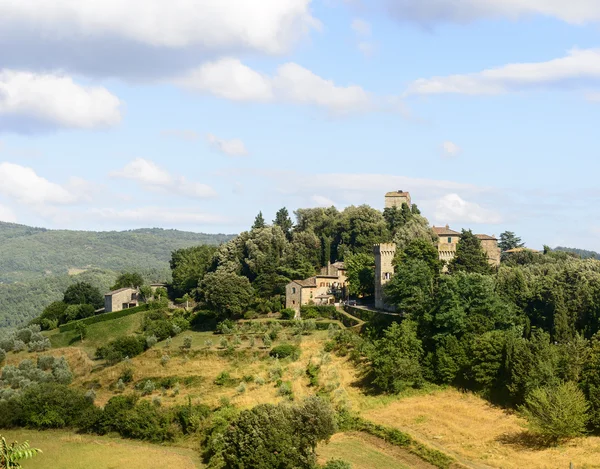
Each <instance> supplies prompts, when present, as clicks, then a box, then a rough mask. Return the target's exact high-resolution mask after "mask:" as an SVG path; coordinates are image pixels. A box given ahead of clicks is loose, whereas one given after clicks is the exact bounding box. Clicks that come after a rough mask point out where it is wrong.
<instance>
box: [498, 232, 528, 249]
mask: <svg viewBox="0 0 600 469" xmlns="http://www.w3.org/2000/svg"><path fill="white" fill-rule="evenodd" d="M524 246H525V243H522V242H521V238H519V237H518V236H517V235H516V234H514V233H513V232H512V231H505V232H504V233H502V234H501V235H500V241H499V242H498V247H499V248H500V251H501V252H504V251H508V250H509V249H516V248H522V247H524Z"/></svg>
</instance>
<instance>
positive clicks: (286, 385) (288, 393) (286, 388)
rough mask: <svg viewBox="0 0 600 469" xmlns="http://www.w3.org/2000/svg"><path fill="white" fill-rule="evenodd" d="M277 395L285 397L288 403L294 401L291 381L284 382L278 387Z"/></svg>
mask: <svg viewBox="0 0 600 469" xmlns="http://www.w3.org/2000/svg"><path fill="white" fill-rule="evenodd" d="M277 395H278V396H283V397H287V398H288V399H289V400H290V401H291V400H293V399H294V392H293V391H292V383H291V381H284V382H282V383H281V384H280V385H279V388H278V389H277Z"/></svg>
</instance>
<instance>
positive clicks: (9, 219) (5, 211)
mask: <svg viewBox="0 0 600 469" xmlns="http://www.w3.org/2000/svg"><path fill="white" fill-rule="evenodd" d="M0 221H3V222H6V223H17V215H16V214H15V212H14V211H13V210H12V209H11V208H10V207H8V206H6V205H2V204H0Z"/></svg>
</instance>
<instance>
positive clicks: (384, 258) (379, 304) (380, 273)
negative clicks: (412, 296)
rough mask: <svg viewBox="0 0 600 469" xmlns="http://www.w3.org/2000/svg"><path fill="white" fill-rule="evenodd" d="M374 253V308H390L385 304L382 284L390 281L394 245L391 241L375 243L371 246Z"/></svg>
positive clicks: (394, 253) (392, 269) (392, 273)
mask: <svg viewBox="0 0 600 469" xmlns="http://www.w3.org/2000/svg"><path fill="white" fill-rule="evenodd" d="M373 254H374V255H375V308H377V309H382V310H390V309H392V308H390V307H389V306H387V305H386V304H385V301H384V295H383V286H384V285H385V284H386V283H388V282H389V281H390V279H391V278H392V275H394V266H393V261H394V256H395V255H396V245H395V244H393V243H386V244H376V245H375V246H373Z"/></svg>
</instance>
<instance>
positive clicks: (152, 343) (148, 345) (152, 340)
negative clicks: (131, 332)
mask: <svg viewBox="0 0 600 469" xmlns="http://www.w3.org/2000/svg"><path fill="white" fill-rule="evenodd" d="M157 343H158V339H157V338H156V336H155V335H149V336H148V337H146V348H152V347H154V346H155V345H156V344H157Z"/></svg>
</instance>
